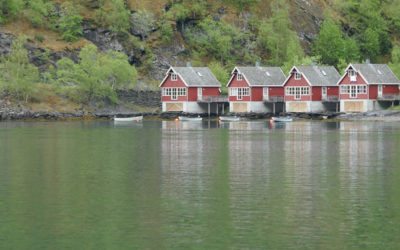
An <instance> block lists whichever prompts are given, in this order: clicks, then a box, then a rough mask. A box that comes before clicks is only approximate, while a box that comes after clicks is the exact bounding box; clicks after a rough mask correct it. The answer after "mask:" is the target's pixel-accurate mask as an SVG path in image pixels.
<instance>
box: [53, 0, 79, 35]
mask: <svg viewBox="0 0 400 250" xmlns="http://www.w3.org/2000/svg"><path fill="white" fill-rule="evenodd" d="M82 20H83V18H82V16H81V15H79V12H78V10H77V9H76V8H75V7H74V5H73V4H71V3H69V2H65V3H64V4H63V5H62V14H61V17H60V20H59V22H58V25H59V30H60V31H61V34H62V38H63V39H64V40H65V41H68V42H73V41H76V40H78V39H79V37H80V36H82Z"/></svg>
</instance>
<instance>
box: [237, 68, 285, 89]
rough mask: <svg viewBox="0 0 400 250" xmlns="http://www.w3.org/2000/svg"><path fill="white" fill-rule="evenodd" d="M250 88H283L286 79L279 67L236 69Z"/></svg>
mask: <svg viewBox="0 0 400 250" xmlns="http://www.w3.org/2000/svg"><path fill="white" fill-rule="evenodd" d="M236 69H237V70H238V71H239V73H241V74H243V75H244V77H245V78H246V79H247V81H249V85H250V86H281V85H282V84H283V82H284V81H285V79H286V76H285V74H283V72H282V70H281V68H279V67H236Z"/></svg>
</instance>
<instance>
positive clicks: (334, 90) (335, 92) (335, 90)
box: [327, 87, 339, 97]
mask: <svg viewBox="0 0 400 250" xmlns="http://www.w3.org/2000/svg"><path fill="white" fill-rule="evenodd" d="M327 95H328V96H337V97H339V87H328V90H327Z"/></svg>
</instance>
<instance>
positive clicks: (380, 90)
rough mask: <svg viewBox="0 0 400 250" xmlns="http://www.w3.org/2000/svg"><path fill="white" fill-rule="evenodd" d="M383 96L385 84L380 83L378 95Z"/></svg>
mask: <svg viewBox="0 0 400 250" xmlns="http://www.w3.org/2000/svg"><path fill="white" fill-rule="evenodd" d="M382 96H383V86H382V85H378V97H382Z"/></svg>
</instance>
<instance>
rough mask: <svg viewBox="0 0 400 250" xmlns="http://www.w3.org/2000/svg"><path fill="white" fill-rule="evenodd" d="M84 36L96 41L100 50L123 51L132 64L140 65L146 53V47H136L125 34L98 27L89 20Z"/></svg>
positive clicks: (85, 25)
mask: <svg viewBox="0 0 400 250" xmlns="http://www.w3.org/2000/svg"><path fill="white" fill-rule="evenodd" d="M83 37H84V38H86V39H87V40H89V41H91V42H92V43H94V44H95V45H96V46H97V47H98V48H99V49H100V50H102V51H107V50H115V51H119V52H123V53H125V54H126V55H127V56H128V60H129V63H130V64H134V65H136V66H139V65H140V64H141V63H142V62H141V58H142V56H143V55H144V54H145V50H144V48H141V47H139V48H138V47H135V46H133V45H132V43H130V42H129V39H128V38H127V37H126V36H125V35H123V34H117V33H116V32H112V31H110V30H108V29H103V28H97V27H94V26H92V25H91V24H90V23H89V22H85V23H84V28H83Z"/></svg>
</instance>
